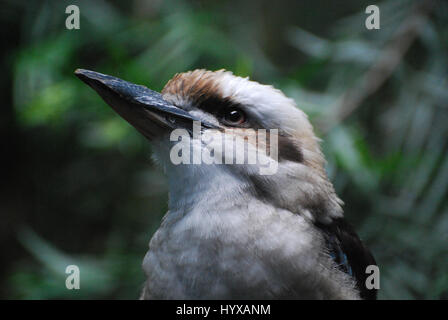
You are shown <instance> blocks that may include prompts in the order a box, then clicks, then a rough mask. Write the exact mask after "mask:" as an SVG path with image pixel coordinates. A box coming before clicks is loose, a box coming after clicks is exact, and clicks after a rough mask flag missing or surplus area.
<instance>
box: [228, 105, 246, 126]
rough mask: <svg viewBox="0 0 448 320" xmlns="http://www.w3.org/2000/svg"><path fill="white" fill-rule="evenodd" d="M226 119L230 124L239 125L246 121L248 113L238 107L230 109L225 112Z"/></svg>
mask: <svg viewBox="0 0 448 320" xmlns="http://www.w3.org/2000/svg"><path fill="white" fill-rule="evenodd" d="M224 120H225V121H226V122H227V123H228V124H230V125H237V124H242V123H244V122H246V115H245V114H244V112H243V111H241V110H240V109H237V108H233V109H229V110H227V111H226V112H225V114H224Z"/></svg>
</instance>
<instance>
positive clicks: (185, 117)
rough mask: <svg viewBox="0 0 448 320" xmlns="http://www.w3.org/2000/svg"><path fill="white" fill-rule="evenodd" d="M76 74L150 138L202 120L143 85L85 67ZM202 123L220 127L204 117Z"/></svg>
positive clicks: (203, 125)
mask: <svg viewBox="0 0 448 320" xmlns="http://www.w3.org/2000/svg"><path fill="white" fill-rule="evenodd" d="M75 75H76V76H77V77H78V78H79V79H81V80H82V81H84V82H85V83H86V84H88V85H89V86H90V87H92V88H93V89H94V90H95V91H96V92H97V93H98V94H99V95H100V96H101V98H103V100H104V101H105V102H106V103H107V104H108V105H109V106H111V107H112V109H114V110H115V111H116V112H117V113H118V114H119V115H120V116H121V117H123V118H124V119H125V120H126V121H128V122H129V123H130V124H131V125H133V126H134V127H135V128H136V129H137V130H138V131H140V132H141V133H142V134H143V135H144V136H145V137H146V138H148V139H149V140H152V139H154V138H156V137H158V136H160V135H161V134H162V133H164V132H167V130H173V129H175V128H184V129H187V130H191V128H192V124H193V121H201V119H199V118H196V117H194V116H192V115H190V114H189V113H188V112H187V111H185V110H183V109H180V108H178V107H176V106H174V105H173V104H171V103H169V102H167V101H166V100H164V99H163V98H162V95H161V94H160V93H158V92H155V91H152V90H150V89H148V88H146V87H144V86H141V85H137V84H134V83H131V82H128V81H125V80H121V79H119V78H116V77H112V76H108V75H105V74H102V73H99V72H95V71H90V70H84V69H77V70H76V71H75ZM201 126H202V127H203V128H213V129H217V128H218V127H216V126H215V125H213V124H210V123H207V122H204V121H201Z"/></svg>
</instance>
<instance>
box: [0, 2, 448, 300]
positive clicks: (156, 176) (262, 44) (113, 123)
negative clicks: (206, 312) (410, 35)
mask: <svg viewBox="0 0 448 320" xmlns="http://www.w3.org/2000/svg"><path fill="white" fill-rule="evenodd" d="M415 2H416V1H413V0H387V1H381V2H379V4H378V5H379V7H380V9H381V29H380V30H376V31H368V30H366V28H365V27H364V20H365V17H366V14H365V13H364V10H365V7H366V6H367V5H368V4H370V3H369V2H368V1H355V0H351V1H348V0H347V1H344V3H339V2H338V3H333V4H332V3H331V2H328V1H323V0H314V1H306V2H305V1H303V2H299V1H276V2H272V1H266V0H263V1H257V2H251V1H247V2H245V1H243V2H241V1H236V0H234V1H227V2H218V1H175V0H170V1H155V0H154V1H143V0H134V1H129V2H118V1H113V2H112V1H111V2H106V1H44V0H40V1H35V2H28V1H6V2H5V3H4V4H2V13H1V15H0V19H1V22H2V27H3V28H2V29H3V30H2V31H1V32H2V35H3V36H4V37H5V39H8V41H5V45H6V46H7V49H8V50H5V52H4V53H3V55H2V67H3V70H4V78H3V79H2V80H1V83H2V86H3V88H2V89H3V90H2V92H3V93H2V94H3V101H4V110H3V111H2V112H3V115H2V118H3V119H2V136H3V137H4V141H5V145H4V147H3V149H4V152H3V153H2V154H3V155H4V157H5V158H6V160H7V161H8V165H7V166H6V167H5V169H6V170H5V173H4V176H5V179H6V180H5V181H6V182H7V185H6V186H5V187H3V188H2V198H1V204H0V206H1V210H2V216H3V218H4V223H3V224H2V226H1V227H0V240H1V241H0V242H1V244H0V246H1V248H0V249H1V251H2V256H3V257H4V259H2V260H3V264H2V266H1V267H0V271H1V279H0V288H1V291H0V293H1V295H2V297H3V298H25V299H47V298H70V299H72V298H74V299H78V298H122V299H134V298H137V297H138V294H139V288H140V287H141V285H142V283H143V279H144V277H143V272H142V271H141V268H140V265H141V262H142V259H143V256H144V254H145V252H146V249H147V243H148V241H149V239H150V237H151V235H152V233H153V232H154V231H155V230H156V229H157V226H158V224H159V223H160V219H161V218H162V216H163V214H164V212H165V211H166V200H167V194H166V193H167V187H166V183H165V180H164V177H163V175H162V173H161V172H160V170H159V169H158V168H157V167H155V166H154V165H153V164H152V162H151V160H150V146H149V144H148V143H147V141H146V140H145V139H144V138H143V137H141V136H140V135H139V134H138V133H137V132H136V131H135V130H134V129H133V128H132V127H130V126H129V125H128V124H127V123H126V122H125V121H123V120H122V119H121V118H119V117H118V116H117V115H116V114H115V113H114V112H113V111H112V110H111V109H110V108H109V107H107V106H106V104H105V103H104V102H103V101H102V100H101V99H100V98H99V97H98V96H97V95H96V94H95V93H93V92H92V91H91V90H90V89H89V88H88V87H86V86H85V85H84V84H83V83H81V81H79V80H78V79H77V78H76V77H74V75H73V71H74V70H75V69H76V68H78V67H79V68H85V69H92V70H96V71H99V72H102V73H107V74H111V75H115V76H118V77H121V78H123V79H127V80H129V81H132V82H135V83H141V84H145V85H146V86H148V87H150V88H152V89H155V90H160V89H161V88H162V87H163V85H164V83H166V81H167V80H168V79H170V78H171V77H172V76H173V75H174V74H175V73H177V72H183V71H187V70H191V69H195V68H206V69H211V70H215V69H221V68H225V69H228V70H231V71H233V72H234V73H235V74H237V75H240V76H250V77H251V78H253V79H255V80H257V81H259V82H262V83H268V84H273V85H275V86H276V87H278V88H280V89H282V90H283V91H284V92H285V93H286V94H287V95H289V96H291V97H292V98H294V99H295V100H296V102H297V104H298V105H299V106H300V107H301V108H302V109H303V110H304V111H305V112H307V113H308V114H309V116H310V117H311V120H312V121H313V122H314V121H315V122H316V123H317V124H319V120H320V119H323V118H325V117H327V116H328V115H329V114H330V115H331V114H336V113H337V112H338V110H339V109H338V102H340V101H341V96H342V95H343V93H344V92H347V91H350V90H357V89H356V84H357V83H359V81H360V79H361V78H362V76H363V75H364V74H365V73H366V72H367V71H368V70H369V69H370V68H371V67H372V65H374V63H375V62H376V61H377V60H378V57H379V56H380V55H381V53H382V52H383V51H384V48H385V47H386V46H387V45H388V43H389V41H390V39H391V38H392V35H393V34H394V32H395V31H396V30H397V29H398V28H399V27H400V26H401V25H402V24H403V22H404V21H405V20H406V19H407V18H408V17H409V16H410V15H411V14H412V8H413V7H414V4H415ZM69 4H76V5H78V6H79V8H80V11H81V28H80V30H67V29H65V24H64V23H65V18H66V16H67V15H66V14H65V7H66V6H67V5H69ZM436 6H437V8H436V9H435V10H433V12H432V13H430V15H429V18H428V20H427V21H426V22H425V23H424V26H423V27H422V28H421V29H420V31H419V33H418V35H417V37H416V39H415V41H413V43H412V45H411V47H410V48H409V50H408V51H407V52H406V53H405V55H404V57H403V59H402V60H401V61H400V63H399V65H398V66H397V67H396V69H395V70H394V71H393V73H392V74H391V75H390V77H387V79H386V80H385V83H384V84H383V85H382V86H381V87H380V88H379V89H378V90H377V91H376V92H374V93H373V94H372V95H371V96H369V97H368V99H365V100H363V101H362V103H360V105H359V106H357V108H356V109H355V110H354V111H353V112H351V114H350V115H349V117H348V118H346V119H344V121H342V122H333V123H331V124H332V126H331V127H330V129H329V130H323V129H322V128H321V127H319V126H317V128H316V129H317V132H318V134H319V135H320V136H321V137H322V138H323V148H324V152H325V155H326V157H327V160H328V168H327V169H328V173H329V175H330V178H331V180H332V181H333V183H334V185H335V187H336V189H337V192H338V194H339V195H340V197H341V198H342V199H343V200H344V201H345V203H346V206H345V211H346V216H347V217H348V219H349V220H350V221H351V222H352V223H353V224H354V225H355V226H356V229H357V230H358V233H359V234H360V236H361V237H362V238H363V239H364V240H365V242H366V243H367V245H368V246H369V247H370V248H371V250H372V251H373V253H374V255H375V257H376V259H377V262H378V264H379V266H380V270H381V290H380V293H379V298H382V299H415V298H417V299H446V298H448V245H447V244H448V201H447V191H448V152H447V146H448V143H447V141H448V140H447V138H448V126H447V123H448V108H447V107H448V90H447V71H448V70H447V66H448V63H447V59H448V54H447V52H448V50H447V46H448V28H447V26H448V4H447V3H445V2H442V1H440V2H438V3H437V5H436ZM353 88H355V89H353ZM330 119H331V118H330ZM69 264H76V265H78V266H80V269H81V290H74V291H69V290H67V289H66V288H65V277H66V274H65V273H64V272H65V267H66V266H67V265H69Z"/></svg>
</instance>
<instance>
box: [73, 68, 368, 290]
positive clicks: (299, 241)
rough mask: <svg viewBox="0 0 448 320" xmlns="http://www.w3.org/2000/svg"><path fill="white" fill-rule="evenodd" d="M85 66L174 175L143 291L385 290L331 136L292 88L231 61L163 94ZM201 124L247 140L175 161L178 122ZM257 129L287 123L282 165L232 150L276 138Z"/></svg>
mask: <svg viewBox="0 0 448 320" xmlns="http://www.w3.org/2000/svg"><path fill="white" fill-rule="evenodd" d="M75 74H76V75H77V76H78V77H79V78H80V79H81V80H83V81H84V82H85V83H87V84H88V85H89V86H91V87H92V88H93V89H95V90H96V91H97V92H98V94H99V95H100V96H101V97H102V98H103V99H104V100H105V101H106V102H107V103H108V104H109V105H110V106H111V107H112V108H113V109H114V110H115V111H116V112H117V113H118V114H119V115H120V116H122V117H123V118H124V119H125V120H127V121H128V122H129V123H130V124H131V125H133V126H134V127H135V128H136V129H137V130H138V131H140V132H141V133H142V134H143V135H144V136H145V137H146V138H147V139H148V140H149V141H150V142H151V143H152V145H153V149H154V153H155V158H156V159H157V162H159V163H160V164H161V166H162V167H163V170H164V171H165V173H166V175H167V177H168V186H169V203H168V209H169V210H168V212H167V213H166V215H165V217H164V218H163V220H162V223H161V225H160V227H159V229H158V230H157V231H156V232H155V234H154V235H153V237H152V239H151V241H150V243H149V250H148V252H147V253H146V256H145V258H144V261H143V269H144V272H145V274H146V277H147V280H146V282H145V284H144V288H143V292H142V295H141V298H142V299H375V298H376V290H375V289H371V290H369V289H367V288H366V284H365V280H366V278H367V277H368V274H366V268H367V266H369V265H375V264H376V263H375V260H374V258H373V256H372V254H371V253H370V252H369V250H368V249H367V248H366V247H365V246H364V245H363V244H362V242H361V241H360V239H359V238H358V236H357V235H356V233H355V232H354V230H353V229H352V227H351V226H350V225H349V224H347V222H346V221H345V219H344V216H343V210H342V208H341V206H342V201H341V200H340V199H339V198H338V196H337V195H336V193H335V191H334V188H333V185H332V184H331V182H330V181H329V180H328V178H327V176H326V173H325V169H324V164H325V160H324V156H323V154H322V152H321V150H320V146H319V139H318V138H317V137H316V136H315V135H314V133H313V128H312V126H311V124H310V122H309V121H308V118H307V116H306V115H305V113H304V112H303V111H301V110H300V109H299V108H298V107H297V106H296V105H295V103H294V101H293V100H292V99H290V98H287V97H286V96H285V95H284V94H283V93H282V92H281V91H279V90H277V89H274V88H273V87H272V86H268V85H262V84H259V83H258V82H255V81H251V80H249V79H248V78H242V77H238V76H235V75H233V74H232V73H231V72H228V71H224V70H219V71H215V72H212V71H206V70H195V71H190V72H185V73H181V74H176V75H175V76H174V77H173V78H172V79H171V80H170V81H169V82H168V83H167V84H166V86H165V87H164V89H163V90H162V93H161V94H160V93H157V92H154V91H152V90H150V89H148V88H146V87H144V86H141V85H136V84H133V83H130V82H127V81H124V80H121V79H118V78H115V77H112V76H108V75H104V74H101V73H97V72H93V71H88V70H81V69H78V70H76V71H75ZM194 123H196V124H198V123H199V124H200V135H201V136H202V135H205V134H207V137H208V140H207V141H210V139H212V140H213V139H216V141H221V140H222V139H223V140H224V141H236V140H238V139H240V140H241V139H242V141H243V142H245V143H243V144H242V146H243V147H241V144H240V145H239V146H240V147H239V148H235V149H234V152H232V153H231V154H230V155H229V154H226V155H225V157H226V161H222V162H221V163H215V162H214V163H207V164H205V163H201V162H197V163H173V161H172V157H171V155H172V148H173V146H174V145H175V144H177V143H180V142H179V141H181V140H183V139H175V141H173V139H171V134H172V132H173V130H176V129H184V130H185V132H187V133H188V134H189V135H192V131H193V124H194ZM248 129H253V131H255V132H258V131H260V132H265V133H266V134H265V135H266V136H269V130H271V129H276V130H277V133H278V134H277V142H276V143H277V153H276V154H275V155H276V157H273V156H272V154H274V153H273V152H272V153H269V152H267V153H262V152H260V154H262V157H265V158H268V159H267V160H268V162H269V161H270V162H271V163H274V164H275V168H276V170H275V173H273V174H264V175H263V174H260V171H259V170H257V169H259V168H258V167H259V166H261V164H260V163H259V162H256V163H250V164H249V163H237V162H235V161H233V162H232V161H228V160H234V159H233V158H235V157H237V154H238V153H239V152H244V151H247V150H249V149H251V150H258V149H260V148H262V147H263V148H266V146H267V145H268V146H269V144H271V143H272V141H271V142H267V143H266V142H263V141H264V140H261V139H255V140H251V139H248V138H247V135H246V132H247V131H248ZM260 129H265V130H264V131H263V130H260ZM257 130H258V131H257ZM218 137H219V139H221V140H219V139H218ZM266 140H267V141H270V140H269V137H268V138H267V139H266ZM207 141H203V140H202V139H197V138H196V139H192V140H191V141H190V148H191V151H192V153H194V152H204V151H208V150H209V149H207V148H209V145H207ZM214 141H215V140H214ZM216 153H217V154H218V157H219V156H220V153H219V152H216ZM215 156H216V155H215ZM223 157H224V156H223ZM264 160H266V159H264ZM268 162H267V163H268Z"/></svg>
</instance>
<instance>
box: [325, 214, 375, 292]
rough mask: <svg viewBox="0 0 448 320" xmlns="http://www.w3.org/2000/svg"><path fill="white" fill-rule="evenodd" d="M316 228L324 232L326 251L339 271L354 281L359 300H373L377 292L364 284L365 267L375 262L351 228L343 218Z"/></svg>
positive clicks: (365, 277)
mask: <svg viewBox="0 0 448 320" xmlns="http://www.w3.org/2000/svg"><path fill="white" fill-rule="evenodd" d="M316 226H317V227H318V228H319V229H321V230H322V231H323V232H324V234H325V238H326V241H327V246H328V250H329V252H330V254H331V255H332V257H333V258H334V260H335V261H336V263H338V265H339V267H340V269H341V270H342V271H344V272H346V273H348V274H350V275H351V276H353V277H354V278H355V279H356V284H357V287H358V289H359V292H360V295H361V298H363V299H368V300H375V299H376V296H377V291H378V290H376V289H367V288H366V285H365V282H366V279H367V277H368V276H369V275H368V274H366V268H367V266H369V265H376V261H375V258H374V257H373V255H372V253H371V252H370V251H369V249H367V247H366V246H364V244H363V243H362V241H361V240H360V239H359V237H358V235H357V234H356V232H355V230H354V229H353V227H352V226H351V225H350V224H349V223H348V222H347V221H346V220H345V219H344V218H337V219H333V221H332V222H331V223H329V224H324V223H316Z"/></svg>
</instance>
